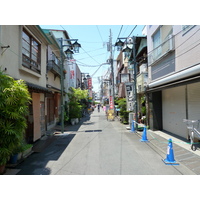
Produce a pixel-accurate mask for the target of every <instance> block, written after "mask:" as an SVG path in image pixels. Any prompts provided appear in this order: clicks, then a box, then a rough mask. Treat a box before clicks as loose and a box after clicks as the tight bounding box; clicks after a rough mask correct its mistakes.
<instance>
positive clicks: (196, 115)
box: [187, 82, 200, 120]
mask: <svg viewBox="0 0 200 200" xmlns="http://www.w3.org/2000/svg"><path fill="white" fill-rule="evenodd" d="M187 91H188V119H194V120H196V119H200V83H199V82H198V83H193V84H189V85H187Z"/></svg>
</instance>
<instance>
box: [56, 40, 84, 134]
mask: <svg viewBox="0 0 200 200" xmlns="http://www.w3.org/2000/svg"><path fill="white" fill-rule="evenodd" d="M58 40H59V41H60V56H61V67H60V76H61V77H60V83H61V102H60V103H61V133H63V132H64V102H63V96H64V77H63V68H64V67H63V47H68V49H67V50H66V51H65V54H66V57H67V59H68V60H70V59H72V54H74V53H73V51H72V50H73V49H74V52H75V53H78V52H79V48H80V47H81V45H80V44H79V43H78V42H77V39H63V38H59V39H58ZM63 41H67V42H71V41H75V43H74V44H67V45H64V44H63ZM69 48H71V49H72V50H70V49H69Z"/></svg>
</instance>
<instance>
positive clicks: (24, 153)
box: [22, 147, 32, 158]
mask: <svg viewBox="0 0 200 200" xmlns="http://www.w3.org/2000/svg"><path fill="white" fill-rule="evenodd" d="M31 151H32V147H30V148H29V149H26V150H25V151H23V152H22V158H26V157H27V156H28V155H29V154H30V153H31Z"/></svg>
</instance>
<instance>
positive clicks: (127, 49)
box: [122, 47, 132, 58]
mask: <svg viewBox="0 0 200 200" xmlns="http://www.w3.org/2000/svg"><path fill="white" fill-rule="evenodd" d="M122 52H124V53H125V58H127V57H129V56H130V55H131V52H132V49H131V48H129V47H126V48H125V49H123V50H122Z"/></svg>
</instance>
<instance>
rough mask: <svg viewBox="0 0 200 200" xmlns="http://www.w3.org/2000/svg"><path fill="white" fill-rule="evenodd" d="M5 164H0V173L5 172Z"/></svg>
mask: <svg viewBox="0 0 200 200" xmlns="http://www.w3.org/2000/svg"><path fill="white" fill-rule="evenodd" d="M5 169H6V165H0V175H2V174H4V173H5V171H6V170H5Z"/></svg>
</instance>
